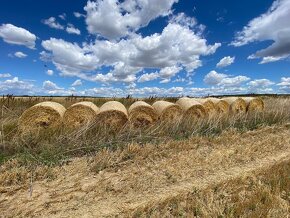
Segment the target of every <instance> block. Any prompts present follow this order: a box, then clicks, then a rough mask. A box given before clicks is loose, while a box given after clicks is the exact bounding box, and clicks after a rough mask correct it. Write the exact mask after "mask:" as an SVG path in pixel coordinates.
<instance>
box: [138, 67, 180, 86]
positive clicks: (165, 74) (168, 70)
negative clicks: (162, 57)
mask: <svg viewBox="0 0 290 218" xmlns="http://www.w3.org/2000/svg"><path fill="white" fill-rule="evenodd" d="M180 70H182V67H177V66H172V67H164V68H162V69H161V70H160V71H159V72H155V73H145V74H143V75H141V76H140V77H139V79H138V82H148V81H152V80H156V79H158V78H160V79H162V80H161V82H160V83H168V82H170V80H171V78H172V77H174V76H175V75H176V74H177V73H178V72H179V71H180Z"/></svg>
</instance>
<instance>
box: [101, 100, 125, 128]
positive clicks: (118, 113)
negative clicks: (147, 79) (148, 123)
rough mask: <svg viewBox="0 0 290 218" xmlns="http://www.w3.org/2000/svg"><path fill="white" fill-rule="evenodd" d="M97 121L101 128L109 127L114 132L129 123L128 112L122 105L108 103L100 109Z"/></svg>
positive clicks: (112, 102) (113, 102)
mask: <svg viewBox="0 0 290 218" xmlns="http://www.w3.org/2000/svg"><path fill="white" fill-rule="evenodd" d="M96 121H97V123H98V124H99V125H100V126H104V127H108V128H110V129H112V130H119V129H121V128H122V127H123V126H124V125H125V124H126V122H127V121H128V112H127V109H126V108H125V106H124V105H123V104H122V103H120V102H118V101H108V102H106V103H105V104H103V105H102V106H101V107H100V110H99V113H98V114H97V116H96Z"/></svg>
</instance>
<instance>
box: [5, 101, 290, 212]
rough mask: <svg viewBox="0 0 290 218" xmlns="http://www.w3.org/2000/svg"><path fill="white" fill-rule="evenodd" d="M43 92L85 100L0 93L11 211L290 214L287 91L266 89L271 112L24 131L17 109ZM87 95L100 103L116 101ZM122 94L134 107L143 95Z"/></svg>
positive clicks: (7, 207) (267, 108) (7, 205)
mask: <svg viewBox="0 0 290 218" xmlns="http://www.w3.org/2000/svg"><path fill="white" fill-rule="evenodd" d="M44 100H53V101H56V102H59V103H61V104H62V105H64V106H65V107H66V108H67V107H69V106H70V105H72V104H73V103H76V102H78V101H82V100H84V99H81V98H72V97H70V98H53V99H48V98H40V97H39V98H10V99H8V98H2V99H1V101H0V106H1V120H0V122H1V126H0V128H1V136H0V210H1V212H2V213H1V216H3V217H15V216H20V217H24V216H25V217H27V216H36V217H39V216H45V217H49V216H51V217H80V216H86V217H111V216H120V217H132V216H133V217H148V216H152V217H172V216H173V217H175V216H181V217H239V216H240V217H267V216H268V217H287V216H288V215H289V212H290V209H289V208H290V207H289V203H290V137H289V135H290V109H289V108H290V98H289V97H275V98H274V97H264V98H263V100H264V102H265V110H264V111H263V112H257V113H256V112H253V113H246V114H226V115H219V116H214V117H209V118H204V119H199V120H196V121H195V122H184V120H180V121H178V122H174V123H170V124H168V123H161V122H156V123H155V124H153V125H151V126H147V127H142V128H133V127H132V126H130V125H129V124H128V125H126V126H124V127H123V128H122V129H121V130H120V131H119V132H110V131H109V130H108V129H104V128H100V127H97V126H94V125H90V126H84V127H82V128H81V129H77V130H75V131H70V132H66V131H65V130H64V129H63V128H60V129H56V130H54V131H53V132H51V131H50V132H45V133H41V132H40V133H37V134H31V135H25V136H23V135H21V134H20V133H19V130H18V119H19V117H20V116H21V114H22V113H23V111H24V110H26V109H27V108H29V107H31V106H32V105H34V104H36V103H38V102H42V101H44ZM85 100H90V101H92V102H93V103H95V104H96V105H97V106H101V105H102V104H103V103H104V102H106V101H108V100H111V99H105V98H91V99H85ZM116 100H118V101H119V102H122V103H123V104H124V105H125V106H126V107H127V108H128V107H129V105H131V104H132V103H133V102H134V101H136V99H131V98H129V99H126V98H123V99H116ZM143 100H145V101H146V102H148V103H149V104H152V103H154V102H155V101H156V99H155V98H150V99H143ZM166 100H168V101H172V102H175V100H176V99H174V98H172V99H166Z"/></svg>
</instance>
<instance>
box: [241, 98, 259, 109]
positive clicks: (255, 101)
mask: <svg viewBox="0 0 290 218" xmlns="http://www.w3.org/2000/svg"><path fill="white" fill-rule="evenodd" d="M243 99H244V101H245V102H246V104H247V111H248V112H251V111H263V110H264V102H263V100H262V99H261V98H254V97H245V98H243Z"/></svg>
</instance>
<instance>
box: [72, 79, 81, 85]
mask: <svg viewBox="0 0 290 218" xmlns="http://www.w3.org/2000/svg"><path fill="white" fill-rule="evenodd" d="M81 85H83V83H82V81H81V80H80V79H77V80H76V81H74V82H73V84H71V86H81Z"/></svg>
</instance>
